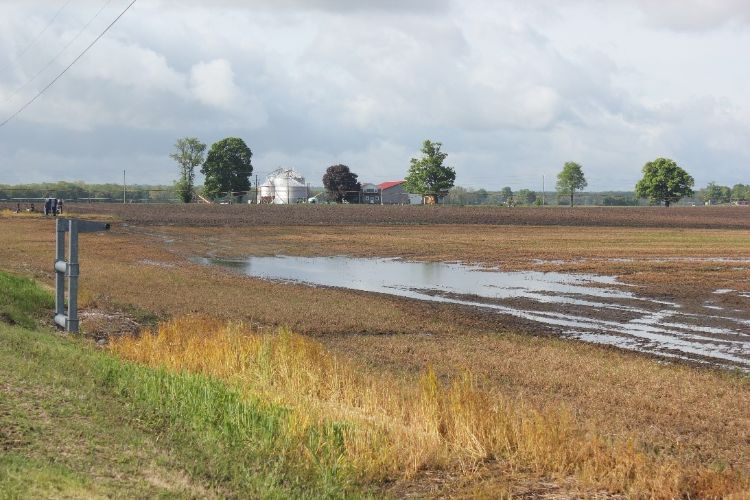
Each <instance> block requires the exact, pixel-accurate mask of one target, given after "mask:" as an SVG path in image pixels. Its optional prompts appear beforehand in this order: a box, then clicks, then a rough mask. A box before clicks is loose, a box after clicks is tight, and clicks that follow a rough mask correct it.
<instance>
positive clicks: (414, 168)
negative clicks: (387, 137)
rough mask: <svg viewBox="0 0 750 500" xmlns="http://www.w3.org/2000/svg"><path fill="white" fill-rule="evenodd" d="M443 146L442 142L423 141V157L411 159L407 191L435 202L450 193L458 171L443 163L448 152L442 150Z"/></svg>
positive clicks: (405, 185)
mask: <svg viewBox="0 0 750 500" xmlns="http://www.w3.org/2000/svg"><path fill="white" fill-rule="evenodd" d="M442 147H443V144H442V143H440V142H432V141H430V140H426V141H424V142H423V143H422V158H419V159H417V158H412V159H411V166H410V167H409V173H408V174H407V176H406V182H405V183H404V190H405V191H406V192H408V193H415V194H421V195H422V196H424V197H425V198H429V199H431V200H432V202H433V203H437V201H438V198H439V197H440V196H445V195H447V194H448V191H449V190H450V188H452V187H453V183H454V182H455V181H456V171H455V170H453V168H451V167H448V166H446V165H443V162H444V161H445V159H446V158H447V157H448V154H447V153H443V152H442V151H440V148H442Z"/></svg>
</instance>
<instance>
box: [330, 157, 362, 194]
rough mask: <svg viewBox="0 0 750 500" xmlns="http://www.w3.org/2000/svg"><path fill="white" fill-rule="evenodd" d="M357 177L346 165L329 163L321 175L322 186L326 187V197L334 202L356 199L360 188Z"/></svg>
mask: <svg viewBox="0 0 750 500" xmlns="http://www.w3.org/2000/svg"><path fill="white" fill-rule="evenodd" d="M357 177H358V175H357V174H355V173H353V172H351V171H350V170H349V167H347V166H346V165H331V166H330V167H328V169H327V170H326V173H325V175H323V187H325V188H326V192H328V197H329V198H330V199H332V200H334V201H336V203H341V202H342V201H344V200H347V201H350V202H352V201H356V200H358V199H359V191H360V190H361V189H362V186H361V185H360V183H359V182H357Z"/></svg>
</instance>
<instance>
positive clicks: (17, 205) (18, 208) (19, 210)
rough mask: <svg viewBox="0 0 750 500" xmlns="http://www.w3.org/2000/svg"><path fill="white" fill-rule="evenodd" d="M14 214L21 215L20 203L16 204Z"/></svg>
mask: <svg viewBox="0 0 750 500" xmlns="http://www.w3.org/2000/svg"><path fill="white" fill-rule="evenodd" d="M16 213H17V214H20V213H21V204H20V203H16Z"/></svg>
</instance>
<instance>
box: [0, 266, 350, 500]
mask: <svg viewBox="0 0 750 500" xmlns="http://www.w3.org/2000/svg"><path fill="white" fill-rule="evenodd" d="M0 276H3V278H7V276H5V275H2V274H0ZM8 282H10V283H12V284H11V286H10V290H12V291H13V297H16V298H18V300H8V301H6V302H7V303H5V304H4V305H3V308H2V311H6V310H10V309H11V308H17V307H19V306H18V303H21V304H23V303H26V297H27V295H34V294H36V293H42V292H40V291H39V290H38V289H37V290H35V289H34V285H33V284H32V283H30V282H28V281H26V280H16V281H13V280H11V281H7V280H6V283H8ZM5 290H6V289H4V290H3V294H4V295H5V297H6V298H7V296H8V294H5ZM24 290H27V291H28V290H33V293H31V294H26V293H25V292H24ZM8 304H10V306H9V305H8ZM11 306H12V307H11ZM340 449H341V439H340V429H339V427H338V426H337V425H336V424H335V423H321V424H320V425H311V426H308V427H307V428H306V431H305V432H299V430H298V428H297V427H295V420H294V419H292V418H291V417H290V412H289V411H288V410H286V409H285V408H283V407H281V406H279V405H275V404H272V403H265V402H262V401H260V400H258V399H252V398H247V397H246V396H244V395H242V394H240V393H239V392H238V391H237V390H235V389H232V388H231V387H229V386H228V385H226V384H224V383H222V382H219V381H217V380H215V379H211V378H209V377H206V376H204V375H200V374H190V373H174V372H167V371H164V370H158V369H151V368H148V367H145V366H140V365H135V364H131V363H128V362H123V361H121V360H119V359H116V358H114V357H112V356H110V355H108V354H106V353H104V352H102V351H98V350H96V349H95V348H93V347H91V346H89V345H87V344H84V343H83V342H81V341H76V340H71V339H69V338H65V337H60V336H57V335H55V334H53V333H51V332H46V331H40V330H33V329H27V328H21V327H19V326H9V325H7V324H3V323H0V491H2V492H3V496H4V497H9V498H40V497H42V498H44V497H68V498H96V497H112V496H114V497H122V496H127V497H152V496H167V497H178V498H179V497H186V498H190V497H272V498H287V497H310V496H316V497H318V496H321V497H346V496H351V495H353V494H354V493H355V492H358V490H357V489H356V488H355V486H354V485H353V483H352V482H351V481H350V479H349V478H350V474H349V472H348V467H347V465H346V463H345V461H343V460H342V459H341V452H340ZM308 457H314V458H315V459H314V460H311V459H309V458H308ZM358 493H361V492H358Z"/></svg>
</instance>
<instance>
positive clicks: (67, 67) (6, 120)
mask: <svg viewBox="0 0 750 500" xmlns="http://www.w3.org/2000/svg"><path fill="white" fill-rule="evenodd" d="M136 1H137V0H133V1H132V2H130V3H129V4H128V6H127V7H125V9H124V10H123V11H122V12H120V15H119V16H117V17H116V18H115V20H114V21H112V22H111V23H110V24H109V26H107V27H106V28H104V31H102V32H101V33H100V34H99V36H97V37H96V38H95V39H94V41H93V42H91V43H90V44H89V45H88V46H87V47H86V48H85V49H83V52H81V53H80V54H78V57H76V58H75V59H73V62H71V63H70V64H68V65H67V66H66V67H65V69H63V70H62V71H61V72H60V73H59V74H58V75H57V76H56V77H55V78H54V79H53V80H52V81H51V82H49V83H48V84H47V86H46V87H44V88H43V89H42V90H40V91H39V92H38V93H37V94H36V95H35V96H34V97H32V98H31V100H29V101H28V102H27V103H26V104H24V105H23V106H21V107H20V108H19V109H18V111H16V112H15V113H13V114H12V115H10V116H9V117H8V118H6V119H5V121H3V122H0V128H2V127H4V126H5V125H6V124H7V123H8V122H9V121H11V120H12V119H13V118H15V117H16V116H18V115H20V114H21V113H22V112H23V111H24V110H25V109H26V108H28V107H29V106H31V105H32V104H33V103H34V101H36V100H37V99H39V98H40V97H41V96H42V94H44V93H45V92H46V91H47V90H48V89H49V88H50V87H52V86H53V85H54V84H55V83H56V82H57V81H58V80H59V79H60V78H62V76H63V75H64V74H65V73H67V72H68V70H69V69H70V68H72V67H73V65H74V64H75V63H77V62H78V60H79V59H81V58H82V57H83V56H84V55H86V52H88V51H89V50H90V49H91V47H93V46H94V45H96V42H98V41H99V40H101V38H102V37H103V36H104V35H105V34H107V32H108V31H109V30H110V29H111V28H112V26H114V25H115V24H116V23H117V21H119V20H120V18H121V17H122V16H124V15H125V13H126V12H127V11H128V10H130V8H131V7H132V6H133V4H135V2H136Z"/></svg>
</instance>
